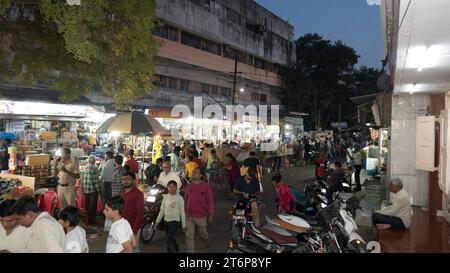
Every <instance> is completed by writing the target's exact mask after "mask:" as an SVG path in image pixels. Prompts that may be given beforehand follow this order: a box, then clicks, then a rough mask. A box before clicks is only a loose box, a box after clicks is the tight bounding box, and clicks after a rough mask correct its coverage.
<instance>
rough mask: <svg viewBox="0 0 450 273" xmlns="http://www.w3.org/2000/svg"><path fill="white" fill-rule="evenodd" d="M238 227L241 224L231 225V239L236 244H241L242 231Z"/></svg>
mask: <svg viewBox="0 0 450 273" xmlns="http://www.w3.org/2000/svg"><path fill="white" fill-rule="evenodd" d="M238 226H239V224H234V223H231V239H232V240H233V241H234V242H239V237H240V234H241V229H240V228H239V227H238Z"/></svg>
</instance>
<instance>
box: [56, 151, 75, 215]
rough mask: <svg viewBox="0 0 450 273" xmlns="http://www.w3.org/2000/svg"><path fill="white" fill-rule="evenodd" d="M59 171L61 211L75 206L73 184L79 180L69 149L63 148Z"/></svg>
mask: <svg viewBox="0 0 450 273" xmlns="http://www.w3.org/2000/svg"><path fill="white" fill-rule="evenodd" d="M58 169H59V174H58V177H59V187H58V197H59V201H60V204H61V210H63V209H65V208H66V207H67V206H75V196H76V195H75V194H76V192H75V183H76V181H77V179H78V178H80V169H79V167H78V164H77V163H76V162H75V160H73V159H72V158H71V151H70V149H69V148H64V149H63V153H62V159H61V162H59V164H58Z"/></svg>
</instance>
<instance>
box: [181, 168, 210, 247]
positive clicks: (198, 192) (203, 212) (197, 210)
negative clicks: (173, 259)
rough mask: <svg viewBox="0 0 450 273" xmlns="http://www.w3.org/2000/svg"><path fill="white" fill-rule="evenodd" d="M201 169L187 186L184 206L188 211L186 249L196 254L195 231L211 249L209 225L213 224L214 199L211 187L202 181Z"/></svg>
mask: <svg viewBox="0 0 450 273" xmlns="http://www.w3.org/2000/svg"><path fill="white" fill-rule="evenodd" d="M201 177H202V174H201V171H200V168H196V169H194V170H193V171H192V182H191V183H190V184H188V185H187V186H186V190H185V193H184V204H185V211H186V248H187V253H194V252H195V243H194V238H195V230H196V229H197V231H198V233H199V235H200V238H201V239H202V240H203V242H204V243H205V247H206V249H207V248H209V241H208V230H207V228H208V224H212V222H213V215H214V199H213V194H212V189H211V186H210V185H209V184H208V183H206V182H205V181H203V180H202V179H201Z"/></svg>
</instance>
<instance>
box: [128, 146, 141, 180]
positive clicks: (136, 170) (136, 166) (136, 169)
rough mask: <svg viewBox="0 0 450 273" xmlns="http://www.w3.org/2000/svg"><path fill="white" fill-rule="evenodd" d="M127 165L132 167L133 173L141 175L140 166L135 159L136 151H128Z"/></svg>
mask: <svg viewBox="0 0 450 273" xmlns="http://www.w3.org/2000/svg"><path fill="white" fill-rule="evenodd" d="M125 165H128V166H130V170H131V172H132V173H134V174H137V173H139V164H138V162H137V161H136V159H134V150H130V151H128V160H127V161H125Z"/></svg>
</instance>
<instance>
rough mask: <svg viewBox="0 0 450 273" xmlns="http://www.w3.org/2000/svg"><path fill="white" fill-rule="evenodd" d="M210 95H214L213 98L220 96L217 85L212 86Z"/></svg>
mask: <svg viewBox="0 0 450 273" xmlns="http://www.w3.org/2000/svg"><path fill="white" fill-rule="evenodd" d="M210 94H211V95H213V96H217V95H219V87H218V86H215V85H212V86H211V88H210Z"/></svg>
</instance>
